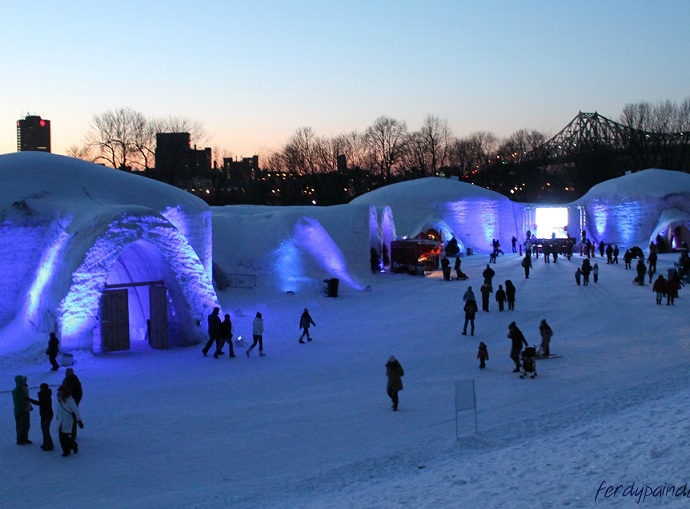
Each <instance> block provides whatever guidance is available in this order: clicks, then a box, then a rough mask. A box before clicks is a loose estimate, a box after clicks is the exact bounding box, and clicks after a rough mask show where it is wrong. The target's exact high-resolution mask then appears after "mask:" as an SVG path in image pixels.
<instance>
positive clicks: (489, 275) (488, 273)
mask: <svg viewBox="0 0 690 509" xmlns="http://www.w3.org/2000/svg"><path fill="white" fill-rule="evenodd" d="M495 274H496V272H494V269H492V268H491V267H490V266H489V264H488V263H487V264H486V269H484V272H482V276H484V284H485V285H489V292H490V293H491V292H493V291H494V288H493V285H492V284H491V281H492V280H493V278H494V275H495Z"/></svg>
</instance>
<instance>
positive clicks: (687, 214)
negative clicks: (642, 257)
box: [571, 169, 690, 246]
mask: <svg viewBox="0 0 690 509" xmlns="http://www.w3.org/2000/svg"><path fill="white" fill-rule="evenodd" d="M571 205H572V206H579V207H581V208H582V209H583V211H584V216H585V228H586V230H587V235H588V237H589V238H592V239H595V240H598V241H604V242H609V243H617V244H622V245H625V246H630V245H635V244H638V245H640V246H646V245H647V244H649V242H650V241H652V240H654V239H655V238H656V236H657V235H661V236H662V237H666V238H667V240H670V237H671V235H674V240H675V241H676V242H680V241H683V240H684V241H686V242H689V243H690V238H689V237H690V236H689V235H688V226H689V225H690V175H689V174H687V173H683V172H678V171H670V170H658V169H649V170H643V171H639V172H636V173H630V174H628V175H624V176H622V177H618V178H614V179H611V180H607V181H605V182H602V183H600V184H597V185H596V186H594V187H592V188H591V189H590V190H589V192H587V194H585V195H584V196H583V197H582V198H580V199H579V200H577V201H575V202H573V203H572V204H571Z"/></svg>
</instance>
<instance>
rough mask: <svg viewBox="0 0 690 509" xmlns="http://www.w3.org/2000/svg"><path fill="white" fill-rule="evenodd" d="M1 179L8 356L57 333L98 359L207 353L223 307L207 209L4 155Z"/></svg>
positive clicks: (125, 182) (33, 156) (118, 178)
mask: <svg viewBox="0 0 690 509" xmlns="http://www.w3.org/2000/svg"><path fill="white" fill-rule="evenodd" d="M0 178H1V179H2V184H3V185H2V189H1V190H0V230H1V235H0V278H1V279H2V281H3V285H2V286H1V287H0V288H1V289H0V351H2V350H5V351H7V350H11V349H17V348H21V347H25V346H27V345H28V344H30V343H31V342H32V341H37V340H38V339H39V338H41V341H45V340H46V339H47V333H48V332H49V331H56V332H57V333H58V335H59V336H60V340H61V344H62V347H63V348H67V349H69V348H91V349H93V350H94V351H101V350H119V349H126V348H127V347H128V345H129V341H130V339H131V341H132V342H136V341H140V342H142V343H144V344H145V343H146V342H149V343H151V344H152V345H153V346H157V347H159V348H167V347H168V344H171V345H184V344H192V343H196V342H198V340H199V339H200V338H201V336H202V335H203V331H202V329H201V328H200V327H198V326H197V320H203V319H204V318H205V316H206V315H207V314H208V313H209V310H210V308H212V307H214V306H216V305H217V298H216V295H215V292H214V290H213V285H212V280H211V273H212V246H211V212H210V209H209V207H208V206H207V205H206V204H205V203H204V202H203V201H202V200H200V199H198V198H196V197H195V196H193V195H191V194H189V193H186V192H184V191H181V190H179V189H177V188H174V187H172V186H169V185H167V184H163V183H160V182H157V181H154V180H150V179H147V178H145V177H141V176H136V175H131V174H128V173H125V172H121V171H116V170H113V169H111V168H106V167H103V166H100V165H96V164H92V163H89V162H85V161H81V160H78V159H73V158H69V157H63V156H57V155H52V154H46V153H41V152H22V153H16V154H7V155H2V156H0ZM154 318H155V319H154ZM125 335H126V336H127V342H126V344H125V343H124V336H125ZM154 337H155V339H156V343H155V344H154V342H153V339H154ZM168 340H169V342H170V343H168ZM106 341H107V343H106Z"/></svg>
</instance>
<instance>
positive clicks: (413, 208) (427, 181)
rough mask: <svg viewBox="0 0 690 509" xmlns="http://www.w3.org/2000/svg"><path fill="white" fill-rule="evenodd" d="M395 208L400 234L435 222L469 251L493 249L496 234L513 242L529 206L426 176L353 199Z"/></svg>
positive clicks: (505, 241)
mask: <svg viewBox="0 0 690 509" xmlns="http://www.w3.org/2000/svg"><path fill="white" fill-rule="evenodd" d="M351 203H352V204H372V205H376V207H377V208H378V209H379V210H386V207H387V208H388V210H390V216H389V217H390V218H391V219H389V221H390V222H391V223H394V224H395V232H396V233H397V235H399V236H408V237H414V236H416V235H417V234H418V233H420V232H421V231H424V230H425V229H428V228H429V227H434V228H435V229H439V230H441V231H443V234H444V242H448V241H449V240H450V238H451V237H454V238H455V239H456V240H458V242H459V246H462V247H461V249H462V250H463V251H464V249H465V248H467V247H471V248H472V249H473V250H474V251H475V252H483V253H486V252H488V251H490V250H491V247H492V244H491V242H492V240H493V239H499V240H500V242H501V244H503V245H510V239H511V237H512V236H513V235H517V236H518V237H519V236H520V232H519V228H518V225H520V226H521V224H522V210H523V206H522V205H519V204H513V203H512V202H511V201H510V200H509V199H508V198H506V197H505V196H502V195H500V194H498V193H495V192H493V191H489V190H488V189H483V188H481V187H478V186H473V185H471V184H467V183H464V182H458V181H457V180H451V179H443V178H436V177H430V178H423V179H418V180H412V181H407V182H400V183H397V184H392V185H390V186H385V187H383V188H379V189H376V190H375V191H372V192H370V193H367V194H365V195H362V196H359V197H357V198H355V199H354V200H352V202H351Z"/></svg>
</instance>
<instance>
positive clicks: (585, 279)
mask: <svg viewBox="0 0 690 509" xmlns="http://www.w3.org/2000/svg"><path fill="white" fill-rule="evenodd" d="M590 272H592V265H591V264H590V263H589V258H585V259H584V260H582V286H587V285H589V273H590Z"/></svg>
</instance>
